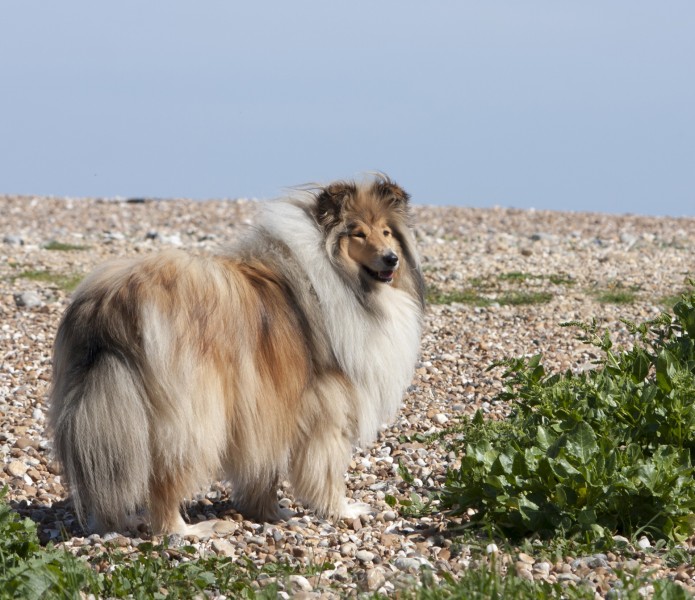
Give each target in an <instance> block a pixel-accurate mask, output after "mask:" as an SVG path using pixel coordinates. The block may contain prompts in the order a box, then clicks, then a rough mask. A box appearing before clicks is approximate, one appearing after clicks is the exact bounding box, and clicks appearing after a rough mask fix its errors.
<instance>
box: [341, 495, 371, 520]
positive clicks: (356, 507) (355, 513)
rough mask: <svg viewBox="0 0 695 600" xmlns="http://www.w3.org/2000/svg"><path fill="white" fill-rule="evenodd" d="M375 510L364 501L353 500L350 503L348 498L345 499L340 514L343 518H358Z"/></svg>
mask: <svg viewBox="0 0 695 600" xmlns="http://www.w3.org/2000/svg"><path fill="white" fill-rule="evenodd" d="M373 512H374V509H373V508H372V507H371V506H369V504H366V503H364V502H353V503H351V504H348V501H347V500H343V508H342V510H341V511H340V516H341V517H342V518H343V519H348V520H351V519H356V518H357V517H361V516H362V515H369V514H372V513H373Z"/></svg>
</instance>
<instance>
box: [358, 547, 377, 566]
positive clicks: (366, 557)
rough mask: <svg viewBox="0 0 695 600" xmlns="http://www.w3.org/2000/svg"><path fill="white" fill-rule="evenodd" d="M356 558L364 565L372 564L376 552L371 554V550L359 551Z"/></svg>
mask: <svg viewBox="0 0 695 600" xmlns="http://www.w3.org/2000/svg"><path fill="white" fill-rule="evenodd" d="M355 558H356V559H357V560H359V561H360V562H363V563H367V562H372V561H373V560H374V552H370V551H369V550H358V551H357V552H356V553H355Z"/></svg>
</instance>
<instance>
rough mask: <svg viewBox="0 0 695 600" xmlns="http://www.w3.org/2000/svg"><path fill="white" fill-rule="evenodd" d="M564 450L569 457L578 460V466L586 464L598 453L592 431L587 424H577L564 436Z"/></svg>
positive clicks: (594, 435)
mask: <svg viewBox="0 0 695 600" xmlns="http://www.w3.org/2000/svg"><path fill="white" fill-rule="evenodd" d="M565 448H566V450H567V454H568V455H569V456H571V457H572V458H576V459H578V460H579V461H580V464H587V463H588V462H589V461H590V460H591V458H592V456H594V454H596V452H598V444H597V443H596V434H595V433H594V430H593V429H592V428H591V426H590V425H589V424H588V423H584V422H581V423H577V425H576V426H575V428H574V429H573V430H572V431H571V432H569V433H568V434H567V436H566V442H565Z"/></svg>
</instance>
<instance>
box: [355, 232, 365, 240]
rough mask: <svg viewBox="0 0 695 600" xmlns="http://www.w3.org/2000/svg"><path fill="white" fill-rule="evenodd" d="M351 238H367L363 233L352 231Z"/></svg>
mask: <svg viewBox="0 0 695 600" xmlns="http://www.w3.org/2000/svg"><path fill="white" fill-rule="evenodd" d="M352 237H356V238H362V239H364V238H366V237H367V234H366V233H365V232H364V231H353V232H352Z"/></svg>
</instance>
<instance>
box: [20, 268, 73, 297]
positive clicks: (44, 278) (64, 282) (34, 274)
mask: <svg viewBox="0 0 695 600" xmlns="http://www.w3.org/2000/svg"><path fill="white" fill-rule="evenodd" d="M82 278H83V275H80V274H77V273H70V274H66V273H54V272H53V271H49V270H47V269H42V270H28V271H22V272H20V273H17V274H16V275H13V276H12V280H13V281H14V280H15V279H27V280H29V281H38V282H41V283H48V284H51V285H54V286H56V287H57V288H59V289H61V290H64V291H66V292H72V291H74V290H75V288H76V287H77V286H78V284H79V283H80V281H82Z"/></svg>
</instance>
